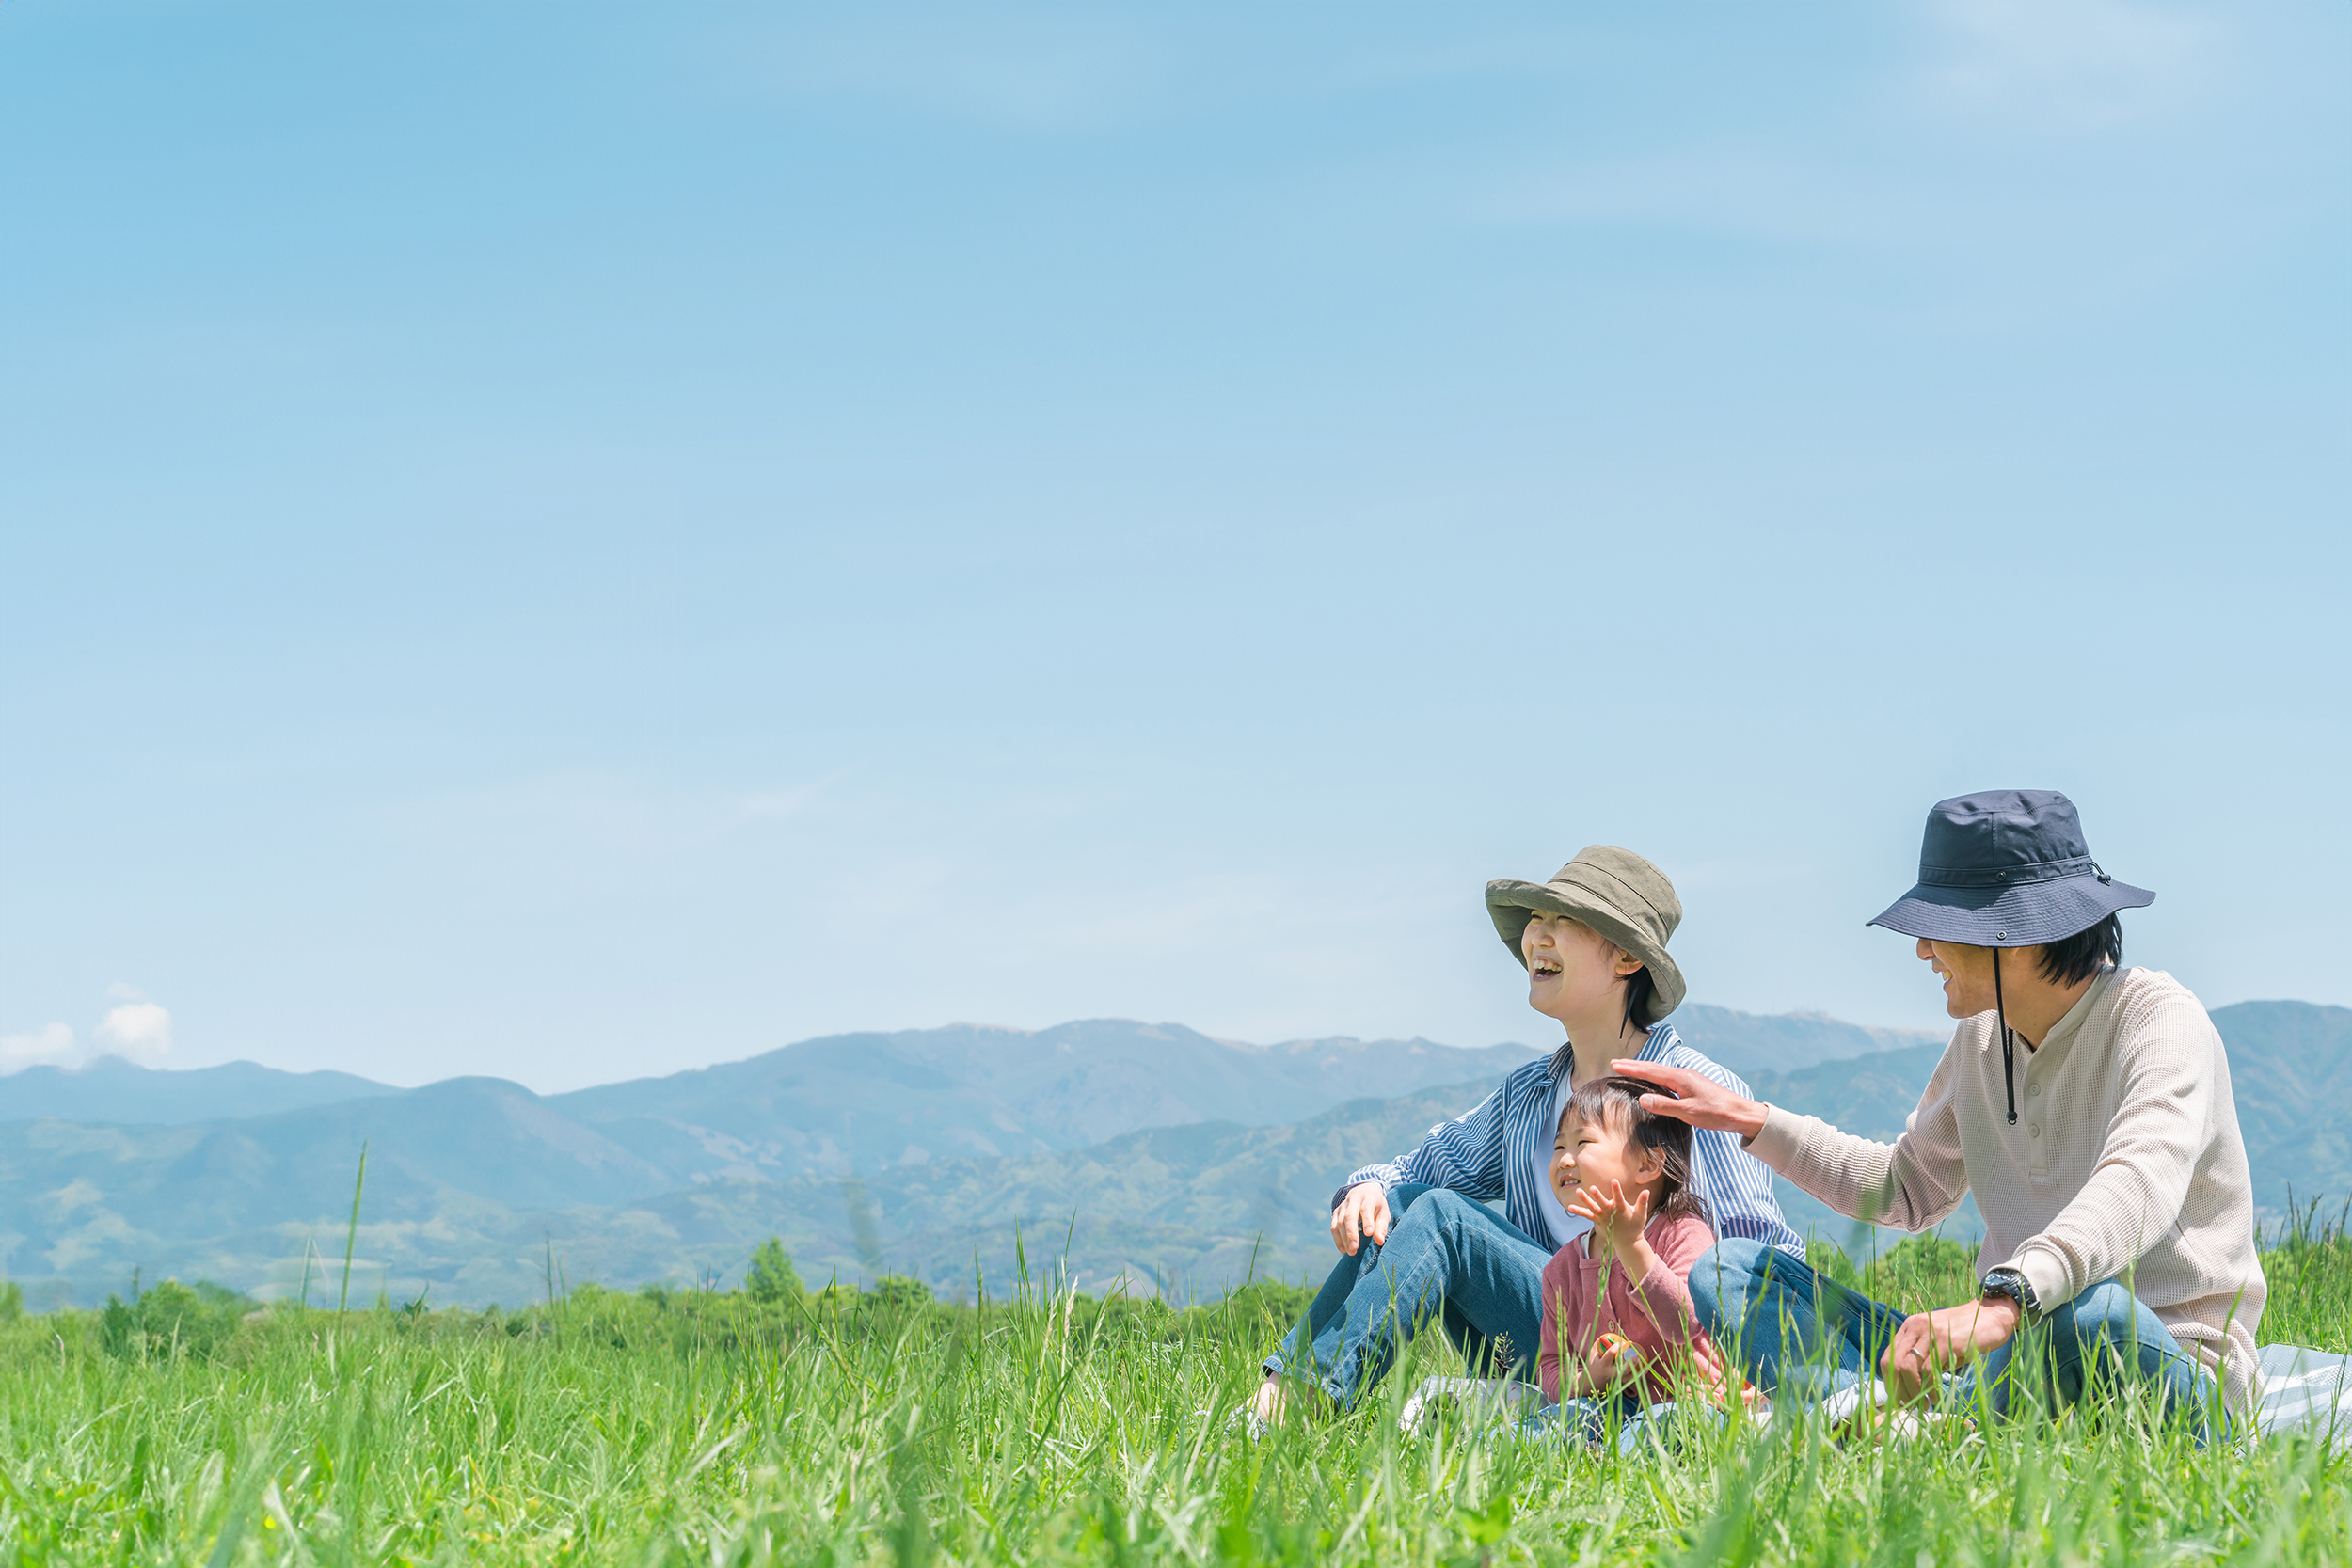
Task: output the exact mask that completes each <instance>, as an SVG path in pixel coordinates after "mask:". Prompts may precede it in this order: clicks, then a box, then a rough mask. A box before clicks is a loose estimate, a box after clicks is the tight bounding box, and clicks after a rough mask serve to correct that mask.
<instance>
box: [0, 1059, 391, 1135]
mask: <svg viewBox="0 0 2352 1568" xmlns="http://www.w3.org/2000/svg"><path fill="white" fill-rule="evenodd" d="M403 1092H404V1091H403V1090H400V1089H396V1088H394V1087H392V1085H389V1084H378V1083H375V1082H373V1080H371V1079H366V1078H356V1077H354V1076H353V1075H352V1074H350V1073H348V1072H280V1071H279V1070H278V1069H276V1068H267V1067H262V1066H261V1065H259V1064H258V1063H254V1062H228V1063H224V1064H223V1065H221V1066H219V1067H201V1068H188V1069H181V1070H177V1071H164V1070H159V1069H154V1068H144V1067H140V1066H138V1065H136V1064H135V1063H132V1062H126V1061H124V1060H123V1059H122V1058H121V1057H119V1056H101V1057H99V1058H98V1059H97V1060H96V1061H94V1062H92V1063H90V1064H89V1065H88V1066H87V1067H82V1068H74V1069H66V1068H56V1067H33V1068H26V1069H24V1071H22V1072H15V1073H10V1074H9V1075H8V1076H7V1077H5V1078H0V1122H8V1121H30V1120H32V1119H34V1118H35V1117H58V1118H59V1119H60V1120H64V1121H106V1122H129V1123H151V1124H160V1125H164V1126H176V1125H178V1124H180V1123H183V1122H191V1121H220V1120H224V1119H226V1118H228V1117H265V1116H269V1115H271V1114H272V1113H274V1112H278V1111H299V1110H302V1109H304V1108H305V1107H307V1106H311V1105H331V1104H333V1103H334V1102H335V1101H339V1100H358V1099H362V1098H365V1097H368V1096H373V1095H387V1094H400V1093H403Z"/></svg>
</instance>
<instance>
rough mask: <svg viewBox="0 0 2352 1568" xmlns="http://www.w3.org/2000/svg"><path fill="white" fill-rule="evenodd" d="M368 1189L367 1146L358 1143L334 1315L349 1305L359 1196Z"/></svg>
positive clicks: (356, 1244)
mask: <svg viewBox="0 0 2352 1568" xmlns="http://www.w3.org/2000/svg"><path fill="white" fill-rule="evenodd" d="M367 1190H368V1146H367V1142H366V1140H365V1139H362V1140H360V1144H359V1179H358V1180H356V1181H354V1182H353V1183H352V1184H351V1227H350V1228H349V1229H347V1230H345V1231H344V1232H343V1289H342V1294H341V1295H339V1296H337V1297H336V1298H335V1315H336V1316H337V1317H339V1318H340V1317H342V1315H343V1313H345V1312H346V1311H348V1310H349V1309H350V1307H351V1259H352V1254H353V1253H354V1252H356V1251H357V1250H358V1246H359V1196H360V1195H361V1194H362V1193H364V1192H366V1191H367Z"/></svg>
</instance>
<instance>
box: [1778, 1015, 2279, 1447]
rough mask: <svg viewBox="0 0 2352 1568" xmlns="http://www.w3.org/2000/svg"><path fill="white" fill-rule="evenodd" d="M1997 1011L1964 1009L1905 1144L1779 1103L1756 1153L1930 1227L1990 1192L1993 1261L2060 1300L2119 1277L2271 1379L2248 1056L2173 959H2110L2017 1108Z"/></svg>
mask: <svg viewBox="0 0 2352 1568" xmlns="http://www.w3.org/2000/svg"><path fill="white" fill-rule="evenodd" d="M2007 1118H2008V1106H2007V1102H2006V1101H2005V1100H2004V1098H2003V1095H2002V1088H2001V1038H2000V1030H1999V1028H1998V1027H1997V1026H1996V1025H1995V1023H1994V1015H1993V1014H1991V1013H1989V1012H1988V1013H1979V1014H1977V1015H1976V1016H1975V1017H1974V1018H1970V1019H1966V1020H1964V1021H1963V1022H1962V1023H1961V1025H1960V1027H1959V1029H1958V1030H1957V1031H1955V1032H1954V1034H1953V1036H1952V1043H1951V1044H1950V1045H1948V1046H1947V1047H1946V1048H1945V1051H1944V1059H1943V1060H1942V1061H1941V1062H1939V1063H1937V1064H1936V1069H1935V1074H1934V1076H1933V1077H1931V1078H1930V1079H1929V1080H1928V1087H1927V1092H1926V1093H1925V1094H1923V1095H1921V1096H1920V1097H1919V1108H1918V1109H1917V1110H1915V1111H1914V1112H1912V1114H1911V1119H1910V1120H1909V1121H1908V1122H1907V1123H1906V1124H1905V1126H1904V1130H1903V1134H1902V1136H1901V1137H1899V1138H1898V1139H1896V1140H1895V1142H1894V1144H1893V1145H1891V1146H1889V1145H1886V1144H1881V1143H1873V1142H1871V1141H1870V1140H1869V1139H1867V1138H1858V1137H1855V1136H1854V1135H1852V1134H1851V1133H1849V1132H1839V1131H1837V1129H1836V1128H1834V1127H1832V1126H1830V1125H1829V1124H1828V1123H1827V1122H1824V1121H1821V1120H1820V1119H1819V1118H1818V1117H1805V1116H1798V1115H1796V1114H1795V1113H1793V1112H1789V1111H1785V1110H1782V1109H1781V1108H1780V1107H1779V1106H1776V1105H1775V1106H1772V1107H1770V1108H1769V1111H1768V1114H1767V1116H1766V1117H1765V1122H1764V1126H1763V1127H1762V1129H1760V1130H1759V1131H1758V1132H1756V1136H1755V1137H1754V1138H1752V1139H1750V1140H1749V1142H1748V1148H1749V1150H1750V1152H1752V1153H1754V1154H1755V1155H1756V1158H1757V1159H1759V1160H1761V1161H1763V1162H1764V1163H1765V1164H1768V1165H1770V1166H1772V1168H1773V1169H1774V1170H1777V1171H1779V1172H1780V1173H1781V1174H1782V1175H1784V1176H1786V1177H1788V1180H1791V1181H1794V1182H1795V1183H1796V1184H1797V1185H1798V1186H1800V1187H1803V1188H1804V1190H1805V1191H1806V1192H1808V1193H1811V1194H1812V1195H1813V1196H1815V1197H1818V1198H1820V1200H1821V1201H1822V1202H1824V1203H1826V1204H1828V1205H1829V1206H1830V1207H1831V1208H1833V1209H1836V1211H1837V1212H1839V1213H1841V1214H1845V1215H1848V1216H1850V1217H1851V1218H1854V1219H1867V1220H1872V1221H1875V1222H1876V1223H1878V1224H1880V1225H1891V1226H1896V1227H1900V1228H1902V1229H1904V1230H1924V1229H1926V1228H1927V1227H1930V1226H1931V1225H1934V1224H1935V1223H1936V1222H1937V1221H1939V1220H1942V1219H1944V1218H1945V1217H1946V1216H1947V1215H1948V1214H1950V1213H1951V1212H1952V1211H1953V1210H1954V1209H1956V1208H1958V1207H1959V1206H1960V1200H1961V1198H1962V1197H1963V1196H1965V1195H1966V1194H1967V1193H1969V1192H1971V1191H1973V1192H1975V1194H1976V1195H1977V1209H1978V1212H1980V1213H1981V1214H1982V1215H1983V1216H1984V1226H1985V1230H1984V1245H1983V1247H1982V1248H1981V1249H1980V1250H1979V1252H1978V1254H1977V1270H1978V1273H1979V1275H1982V1274H1984V1273H1985V1272H1987V1271H1989V1270H1992V1269H1995V1268H1999V1267H2001V1266H2002V1265H2004V1264H2007V1265H2008V1266H2010V1267H2011V1268H2014V1269H2018V1270H2020V1271H2022V1272H2023V1273H2024V1274H2025V1276H2026V1279H2027V1280H2028V1281H2029V1282H2030V1283H2031V1284H2032V1286H2033V1291H2034V1296H2035V1298H2036V1299H2037V1301H2039V1303H2040V1304H2041V1306H2042V1309H2043V1310H2045V1311H2046V1310H2048V1309H2049V1308H2050V1307H2056V1306H2058V1305H2059V1304H2060V1303H2062V1302H2067V1301H2071V1300H2073V1299H2074V1297H2075V1296H2077V1295H2079V1294H2080V1293H2081V1292H2082V1291H2084V1290H2086V1289H2087V1288H2089V1287H2090V1286H2092V1285H2095V1284H2097V1283H2098V1282H2099V1281H2101V1280H2103V1279H2108V1278H2120V1279H2121V1280H2122V1282H2123V1283H2124V1284H2125V1285H2126V1286H2128V1287H2129V1288H2130V1290H2131V1291H2132V1293H2133V1294H2134V1295H2136V1296H2137V1297H2138V1298H2139V1299H2140V1301H2142V1302H2144V1303H2145V1304H2147V1306H2148V1307H2151V1308H2153V1310H2154V1312H2155V1314H2156V1316H2157V1317H2158V1318H2159V1319H2161V1320H2162V1321H2163V1323H2164V1325H2165V1326H2166V1327H2167V1328H2169V1329H2170V1330H2171V1331H2172V1335H2173V1337H2174V1338H2177V1339H2179V1340H2180V1341H2181V1344H2182V1347H2183V1348H2184V1349H2185V1350H2187V1351H2188V1352H2190V1353H2191V1354H2194V1355H2195V1356H2196V1357H2197V1358H2198V1359H2199V1360H2200V1361H2202V1362H2203V1363H2204V1364H2205V1365H2206V1366H2207V1367H2208V1368H2210V1369H2212V1370H2214V1371H2215V1372H2216V1373H2217V1375H2218V1376H2219V1377H2220V1379H2221V1385H2222V1394H2223V1398H2224V1400H2225V1401H2226V1402H2227V1403H2228V1405H2229V1407H2230V1409H2231V1410H2233V1411H2234V1412H2238V1413H2241V1414H2243V1413H2244V1412H2246V1411H2247V1410H2248V1409H2249V1408H2250V1407H2251V1405H2252V1403H2253V1401H2254V1398H2255V1393H2256V1377H2257V1370H2256V1357H2255V1353H2254V1328H2255V1325H2256V1324H2257V1323H2260V1322H2261V1321H2262V1312H2263V1302H2264V1299H2265V1296H2266V1295H2267V1294H2268V1287H2267V1286H2266V1285H2265V1282H2264V1279H2263V1271H2262V1260H2261V1259H2259V1258H2258V1257H2256V1256H2255V1251H2254V1206H2253V1193H2252V1183H2251V1180H2249V1173H2248V1170H2247V1164H2246V1142H2245V1139H2244V1138H2243V1137H2241V1136H2240V1135H2239V1132H2238V1125H2237V1105H2236V1102H2235V1101H2233V1099H2232V1098H2231V1095H2230V1063H2229V1058H2228V1056H2227V1055H2226V1054H2225V1053H2224V1052H2223V1050H2222V1046H2221V1036H2220V1035H2219V1034H2218V1033H2217V1031H2216V1030H2215V1029H2214V1026H2213V1021H2212V1020H2211V1019H2209V1018H2207V1017H2206V1016H2205V1009H2204V1006H2203V1004H2201V1003H2200V1002H2199V1001H2198V1000H2197V998H2196V997H2195V996H2193V995H2192V994H2190V992H2189V991H2188V990H2187V988H2185V987H2184V986H2182V985H2181V984H2180V983H2179V982H2178V981H2176V980H2174V979H2173V978H2172V977H2171V976H2170V975H2169V974H2162V973H2159V972H2157V971H2154V970H2147V969H2132V970H2125V971H2122V972H2121V973H2118V972H2117V971H2114V970H2109V971H2107V972H2106V974H2103V975H2101V976H2100V977H2099V978H2098V979H2096V980H2094V981H2092V982H2091V986H2090V990H2089V991H2087V992H2085V993H2084V995H2083V998H2082V1000H2081V1001H2079V1002H2077V1003H2075V1004H2074V1007H2073V1008H2072V1009H2071V1010H2070V1011H2069V1012H2068V1013H2067V1014H2066V1016H2065V1017H2064V1018H2062V1019H2060V1020H2058V1023H2057V1025H2056V1026H2055V1027H2054V1028H2052V1029H2051V1031H2050V1035H2049V1037H2048V1038H2047V1039H2045V1040H2043V1041H2042V1047H2041V1049H2040V1050H2038V1051H2029V1050H2027V1049H2026V1042H2025V1041H2024V1040H2022V1039H2021V1040H2019V1041H2018V1042H2017V1124H2016V1125H2015V1126H2014V1127H2012V1126H2010V1125H2009V1122H2008V1119H2007Z"/></svg>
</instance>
